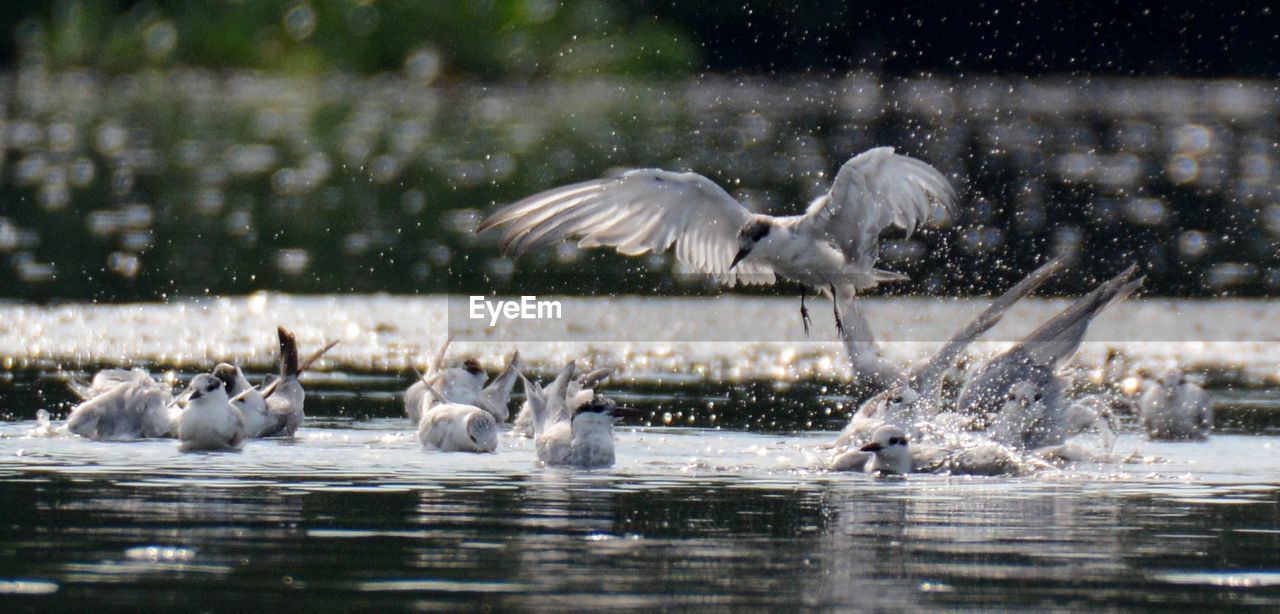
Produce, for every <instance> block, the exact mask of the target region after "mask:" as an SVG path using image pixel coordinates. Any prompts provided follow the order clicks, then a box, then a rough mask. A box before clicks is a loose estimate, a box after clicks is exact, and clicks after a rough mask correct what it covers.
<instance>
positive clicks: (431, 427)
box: [418, 403, 498, 452]
mask: <svg viewBox="0 0 1280 614" xmlns="http://www.w3.org/2000/svg"><path fill="white" fill-rule="evenodd" d="M418 440H419V441H420V442H421V443H422V447H424V448H426V449H428V450H439V451H441V452H493V451H494V450H496V449H497V448H498V424H497V422H495V421H494V418H493V415H492V414H490V413H489V412H487V411H485V410H483V409H480V408H479V407H476V406H474V405H463V404H460V403H438V404H436V405H433V406H432V407H431V409H429V410H427V412H426V413H425V414H423V415H422V420H420V421H419V422H418Z"/></svg>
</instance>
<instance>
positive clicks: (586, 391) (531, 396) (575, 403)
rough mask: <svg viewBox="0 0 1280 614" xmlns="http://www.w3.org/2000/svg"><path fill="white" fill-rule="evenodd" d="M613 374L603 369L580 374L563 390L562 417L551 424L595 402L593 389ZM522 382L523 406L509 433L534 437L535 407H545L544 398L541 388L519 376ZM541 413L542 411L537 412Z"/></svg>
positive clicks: (558, 417)
mask: <svg viewBox="0 0 1280 614" xmlns="http://www.w3.org/2000/svg"><path fill="white" fill-rule="evenodd" d="M612 374H613V369H609V368H603V369H596V370H594V371H590V372H587V373H584V374H582V375H581V376H579V377H577V378H576V379H573V380H572V381H570V382H569V383H568V385H567V387H566V389H565V403H564V405H563V406H562V410H563V412H564V413H563V415H562V416H556V417H553V418H551V419H550V421H552V422H558V421H560V420H567V419H569V418H570V417H572V415H573V412H574V411H575V410H577V409H578V408H579V407H582V406H583V405H586V404H587V403H590V402H591V401H593V400H595V398H596V393H595V390H594V388H595V387H596V386H597V385H599V384H600V382H602V381H604V380H605V378H607V377H609V376H610V375H612ZM520 379H521V380H522V381H523V382H524V396H525V401H524V404H523V405H521V406H520V412H519V413H518V414H516V419H515V423H514V424H513V425H512V428H511V433H512V435H515V436H517V437H533V436H534V427H535V423H534V415H535V413H536V412H535V409H534V406H535V405H542V406H544V407H545V404H546V397H545V395H544V393H543V391H542V388H541V387H540V386H538V385H537V384H536V383H533V382H531V381H529V380H528V379H526V378H524V376H521V377H520ZM538 411H542V410H538Z"/></svg>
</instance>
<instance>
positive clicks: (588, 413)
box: [573, 394, 644, 423]
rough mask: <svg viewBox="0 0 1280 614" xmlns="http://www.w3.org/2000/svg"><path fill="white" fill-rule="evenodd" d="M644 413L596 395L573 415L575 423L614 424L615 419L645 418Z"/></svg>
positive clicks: (601, 395)
mask: <svg viewBox="0 0 1280 614" xmlns="http://www.w3.org/2000/svg"><path fill="white" fill-rule="evenodd" d="M643 415H644V412H642V411H640V410H638V409H633V408H630V407H623V406H621V405H618V404H617V403H616V402H615V401H614V400H613V399H610V398H609V397H606V396H604V395H603V394H597V395H594V396H593V397H592V398H591V400H590V401H587V402H586V403H583V404H582V405H580V406H578V407H577V408H576V409H575V410H574V413H573V421H574V423H578V422H580V421H581V422H584V423H595V422H602V423H612V422H613V419H614V418H621V417H624V416H643Z"/></svg>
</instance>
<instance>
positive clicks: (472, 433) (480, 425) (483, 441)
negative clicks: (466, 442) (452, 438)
mask: <svg viewBox="0 0 1280 614" xmlns="http://www.w3.org/2000/svg"><path fill="white" fill-rule="evenodd" d="M467 437H469V438H471V445H472V446H474V447H475V448H476V450H479V451H483V452H492V451H494V450H496V449H498V423H497V422H496V421H494V419H493V416H492V415H490V414H489V412H477V413H475V414H473V415H472V416H471V417H470V418H467Z"/></svg>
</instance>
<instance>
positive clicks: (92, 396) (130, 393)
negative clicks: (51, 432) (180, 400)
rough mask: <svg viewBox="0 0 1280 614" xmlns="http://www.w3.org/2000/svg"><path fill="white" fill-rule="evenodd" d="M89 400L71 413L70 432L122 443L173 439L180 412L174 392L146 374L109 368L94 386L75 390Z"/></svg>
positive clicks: (83, 386)
mask: <svg viewBox="0 0 1280 614" xmlns="http://www.w3.org/2000/svg"><path fill="white" fill-rule="evenodd" d="M73 390H76V393H77V394H79V395H81V396H82V398H86V399H87V400H86V401H85V402H83V403H81V404H79V405H77V406H76V407H75V409H73V410H71V415H69V416H68V417H67V423H66V429H67V431H69V432H71V433H74V434H76V435H79V436H81V437H86V438H89V439H96V440H104V441H120V440H130V439H147V438H152V437H173V436H174V435H175V433H176V429H177V420H178V414H179V412H180V410H179V409H178V408H177V407H176V406H174V405H173V404H172V401H173V393H172V392H171V391H170V390H169V388H168V386H165V385H161V384H160V383H158V382H156V381H155V380H153V379H151V376H150V375H148V374H147V372H146V371H142V370H134V371H125V370H120V369H109V370H107V371H104V372H101V373H99V374H98V375H97V376H95V377H94V378H93V383H92V384H90V385H83V384H82V385H80V386H79V387H73Z"/></svg>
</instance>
